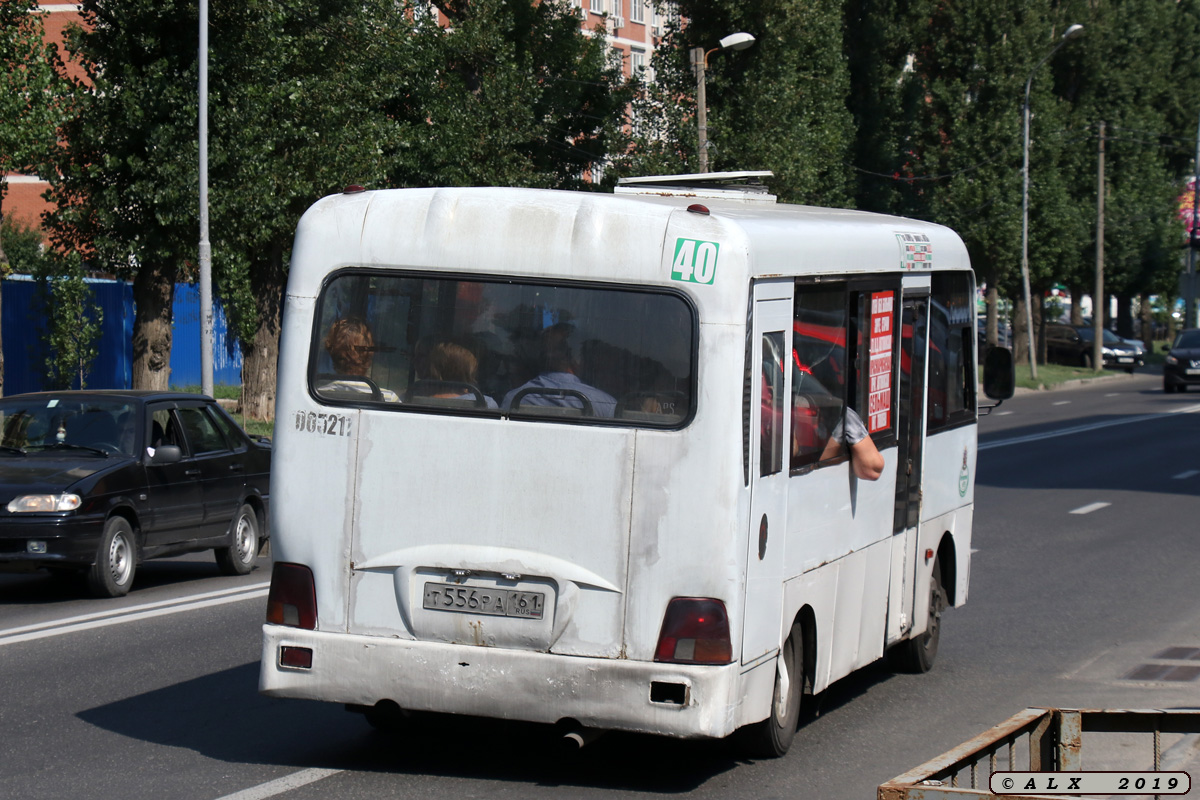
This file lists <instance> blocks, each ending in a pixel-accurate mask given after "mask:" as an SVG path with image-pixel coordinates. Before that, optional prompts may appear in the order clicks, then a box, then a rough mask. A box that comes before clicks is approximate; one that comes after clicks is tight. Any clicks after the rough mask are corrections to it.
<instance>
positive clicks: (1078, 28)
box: [1021, 25, 1096, 380]
mask: <svg viewBox="0 0 1200 800" xmlns="http://www.w3.org/2000/svg"><path fill="white" fill-rule="evenodd" d="M1082 32H1083V26H1082V25H1072V26H1071V27H1069V28H1067V30H1066V31H1064V32H1063V35H1062V38H1061V39H1060V40H1059V42H1058V44H1056V45H1055V46H1054V49H1053V50H1051V51H1050V52H1049V53H1047V54H1046V57H1045V58H1043V59H1042V60H1041V61H1039V62H1038V64H1037V66H1036V67H1034V68H1033V69H1032V70H1031V71H1030V73H1029V80H1027V81H1025V109H1024V116H1025V145H1024V153H1025V156H1024V161H1023V162H1022V167H1021V290H1022V292H1023V295H1024V298H1025V338H1026V340H1027V341H1028V344H1029V372H1030V377H1032V378H1033V379H1034V380H1037V357H1036V355H1035V353H1034V346H1033V300H1032V298H1031V297H1030V294H1029V89H1030V87H1032V86H1033V76H1034V75H1036V74H1037V71H1038V70H1039V69H1041V68H1042V65H1043V64H1045V63H1046V62H1047V61H1049V60H1050V59H1051V57H1053V55H1054V54H1055V53H1057V52H1058V49H1059V48H1060V47H1062V46H1063V45H1064V44H1066V43H1067V40H1069V39H1071V38H1072V37H1074V36H1077V35H1078V34H1080V33H1082ZM1092 306H1093V309H1092V313H1093V314H1095V313H1096V311H1095V306H1096V302H1093V303H1092Z"/></svg>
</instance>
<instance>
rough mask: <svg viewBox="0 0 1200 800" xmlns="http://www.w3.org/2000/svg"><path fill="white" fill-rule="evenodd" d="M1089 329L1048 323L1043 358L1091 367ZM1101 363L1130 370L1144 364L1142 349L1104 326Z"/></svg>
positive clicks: (1091, 340)
mask: <svg viewBox="0 0 1200 800" xmlns="http://www.w3.org/2000/svg"><path fill="white" fill-rule="evenodd" d="M1093 341H1094V339H1093V331H1092V329H1091V328H1090V327H1088V326H1087V325H1066V324H1063V323H1057V322H1056V323H1052V324H1050V325H1047V326H1046V359H1047V360H1048V361H1052V362H1054V363H1056V364H1068V365H1071V366H1079V367H1091V366H1092V357H1093V349H1092V342H1093ZM1100 345H1101V348H1102V350H1101V353H1102V358H1103V366H1104V367H1108V368H1112V369H1123V370H1125V371H1126V372H1133V370H1134V369H1135V368H1137V367H1140V366H1142V365H1143V364H1145V363H1146V356H1145V352H1144V350H1143V348H1142V347H1141V346H1140V345H1138V346H1137V347H1134V346H1133V345H1131V344H1127V343H1125V342H1123V341H1122V340H1121V339H1120V338H1118V336H1117V335H1116V334H1115V333H1113V332H1112V331H1110V330H1108V329H1107V328H1105V329H1104V337H1103V338H1102V339H1101V340H1100Z"/></svg>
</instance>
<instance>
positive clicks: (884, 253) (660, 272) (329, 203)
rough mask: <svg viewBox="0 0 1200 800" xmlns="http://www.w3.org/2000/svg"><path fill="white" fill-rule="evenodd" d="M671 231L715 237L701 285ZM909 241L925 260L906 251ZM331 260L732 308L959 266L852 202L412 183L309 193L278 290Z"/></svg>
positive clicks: (909, 228)
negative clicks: (581, 283)
mask: <svg viewBox="0 0 1200 800" xmlns="http://www.w3.org/2000/svg"><path fill="white" fill-rule="evenodd" d="M698 205H702V206H703V208H704V209H706V210H707V213H704V212H703V211H698V210H695V207H696V206H698ZM689 207H692V208H693V210H692V211H689ZM679 239H690V240H696V241H710V242H717V243H718V244H719V246H720V253H721V256H720V258H721V261H720V266H719V267H718V275H717V279H716V281H715V282H714V285H713V286H707V287H703V286H701V287H696V286H694V285H687V284H680V283H673V282H672V276H671V253H672V251H673V248H674V246H675V242H676V241H677V240H679ZM914 242H915V243H916V246H915V249H916V250H921V251H924V254H925V255H924V256H923V257H918V258H916V259H913V258H912V257H911V255H912V252H913V250H914V244H913V243H914ZM906 254H907V255H906ZM906 258H907V260H906ZM343 266H345V267H351V266H358V267H391V268H413V269H422V270H424V269H428V270H436V271H445V272H455V273H460V274H461V273H464V272H466V273H472V274H474V273H480V274H494V275H501V276H505V275H507V276H513V277H528V278H532V279H545V280H591V281H605V282H618V283H635V284H636V283H642V284H654V285H659V286H672V285H673V286H675V287H676V288H681V289H684V290H686V291H689V292H690V293H692V294H693V296H696V297H701V296H703V295H704V294H708V295H710V296H711V295H713V294H720V295H721V296H723V297H724V298H725V299H726V301H728V308H727V309H726V310H727V311H728V312H730V313H733V310H734V309H735V308H736V309H737V311H736V313H737V314H738V315H741V316H744V308H745V305H744V301H743V300H742V298H744V292H745V287H746V286H747V285H748V283H749V281H750V280H751V279H754V278H761V277H775V276H802V275H806V274H814V275H815V274H820V275H833V274H845V275H848V276H850V275H854V274H878V273H885V272H905V271H907V272H928V271H930V270H941V269H968V268H969V267H970V263H969V260H968V257H967V252H966V248H965V247H964V245H963V243H962V241H961V239H959V237H958V235H957V234H955V233H954V232H953V231H952V230H950V229H949V228H946V227H944V226H941V225H935V224H932V223H929V222H922V221H919V220H912V219H906V218H903V217H892V216H887V215H882V214H874V213H869V212H862V211H852V210H847V209H829V208H815V207H810V206H800V205H790V204H784V203H769V202H749V203H747V202H743V201H737V200H724V199H720V198H702V199H699V198H697V197H695V196H675V195H671V194H666V195H664V194H606V193H600V192H570V191H556V190H548V189H515V188H424V189H388V190H379V191H365V192H362V191H359V192H355V193H347V194H339V195H332V196H329V197H326V198H323V199H322V200H319V201H318V202H317V203H315V204H314V205H313V206H312V207H311V208H310V209H309V210H308V211H307V212H306V213H305V214H304V216H303V217H302V219H301V220H300V224H299V226H298V228H297V232H296V247H295V249H294V251H293V257H292V265H291V274H290V277H289V284H288V293H289V294H291V295H293V296H309V297H315V296H316V294H317V293H318V291H319V290H320V287H321V284H322V282H323V281H324V279H325V277H326V276H327V275H328V273H329V272H330V271H331V270H332V269H336V268H338V267H343ZM714 286H715V287H717V289H716V292H713V291H712V290H713V289H714ZM721 287H724V288H721ZM735 298H736V299H735ZM713 300H715V298H711V297H710V300H709V301H707V302H704V303H702V305H711V304H712V303H713ZM725 304H726V303H716V305H725ZM710 310H711V311H716V308H715V307H711V308H710ZM718 316H725V313H720V314H718Z"/></svg>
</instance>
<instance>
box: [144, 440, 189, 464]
mask: <svg viewBox="0 0 1200 800" xmlns="http://www.w3.org/2000/svg"><path fill="white" fill-rule="evenodd" d="M151 450H153V451H154V452H153V454H150V451H151ZM146 453H147V454H149V455H150V462H149V463H151V464H174V463H176V462H178V461H179V459H181V458H183V451H182V450H180V449H179V445H175V444H160V445H159V446H158V447H147V448H146Z"/></svg>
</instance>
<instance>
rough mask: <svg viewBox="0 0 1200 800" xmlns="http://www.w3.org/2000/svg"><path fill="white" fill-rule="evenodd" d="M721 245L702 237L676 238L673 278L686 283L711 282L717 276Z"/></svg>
mask: <svg viewBox="0 0 1200 800" xmlns="http://www.w3.org/2000/svg"><path fill="white" fill-rule="evenodd" d="M719 251H720V245H718V244H717V243H716V242H705V241H701V240H700V239H676V240H675V258H674V259H673V260H672V261H671V279H672V280H676V281H683V282H685V283H704V284H710V283H712V282H713V279H714V278H716V277H717V254H718V253H719Z"/></svg>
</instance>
